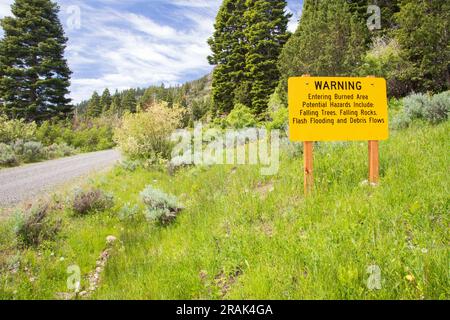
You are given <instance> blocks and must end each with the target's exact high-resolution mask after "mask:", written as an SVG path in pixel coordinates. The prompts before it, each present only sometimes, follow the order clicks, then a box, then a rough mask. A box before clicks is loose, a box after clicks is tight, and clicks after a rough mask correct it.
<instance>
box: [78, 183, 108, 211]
mask: <svg viewBox="0 0 450 320" xmlns="http://www.w3.org/2000/svg"><path fill="white" fill-rule="evenodd" d="M113 206H114V197H113V196H112V195H110V194H107V193H105V192H104V191H103V190H100V189H90V190H87V191H84V190H76V192H75V197H74V199H73V203H72V209H73V212H74V213H75V214H76V215H80V216H83V215H86V214H89V213H93V212H101V211H105V210H107V209H110V208H112V207H113Z"/></svg>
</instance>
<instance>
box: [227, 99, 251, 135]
mask: <svg viewBox="0 0 450 320" xmlns="http://www.w3.org/2000/svg"><path fill="white" fill-rule="evenodd" d="M226 123H227V125H228V126H229V127H231V128H234V129H243V128H250V127H254V126H256V124H257V121H256V118H255V116H254V115H253V113H252V111H251V110H250V108H248V107H246V106H245V105H243V104H241V103H238V104H236V105H235V106H234V108H233V110H232V111H231V112H230V114H229V115H228V117H227V118H226Z"/></svg>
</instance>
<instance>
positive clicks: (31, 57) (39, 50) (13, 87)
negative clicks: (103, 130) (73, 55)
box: [0, 0, 73, 120]
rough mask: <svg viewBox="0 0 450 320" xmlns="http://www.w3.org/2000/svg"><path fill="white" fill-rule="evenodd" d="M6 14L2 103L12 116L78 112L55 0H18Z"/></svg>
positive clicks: (0, 48) (0, 56)
mask: <svg viewBox="0 0 450 320" xmlns="http://www.w3.org/2000/svg"><path fill="white" fill-rule="evenodd" d="M11 11H12V14H13V16H12V17H6V18H4V19H1V21H0V24H1V26H2V28H3V30H4V33H5V35H4V38H3V39H2V40H1V41H0V99H1V100H2V101H3V105H2V106H0V108H2V109H3V111H4V112H5V113H6V114H7V115H8V116H9V117H11V118H25V119H27V120H43V119H49V118H52V117H61V118H63V117H66V116H67V115H68V114H70V113H71V112H72V108H73V107H72V106H71V105H70V101H71V100H70V99H68V98H66V95H67V94H68V93H69V91H68V87H69V85H70V74H71V72H70V70H69V68H68V66H67V62H66V60H65V59H64V50H65V47H66V43H67V38H66V37H65V36H64V31H63V27H62V25H61V22H60V21H59V19H58V11H59V7H58V6H57V5H56V3H54V2H52V1H50V0H16V1H15V2H14V4H13V5H12V6H11Z"/></svg>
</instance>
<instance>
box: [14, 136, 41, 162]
mask: <svg viewBox="0 0 450 320" xmlns="http://www.w3.org/2000/svg"><path fill="white" fill-rule="evenodd" d="M13 149H14V152H15V154H16V155H17V156H18V157H20V158H21V159H22V160H23V161H24V162H26V163H29V162H36V161H39V160H42V159H44V158H45V152H44V146H43V145H42V143H40V142H35V141H28V142H25V141H23V140H17V141H16V142H15V143H14V144H13Z"/></svg>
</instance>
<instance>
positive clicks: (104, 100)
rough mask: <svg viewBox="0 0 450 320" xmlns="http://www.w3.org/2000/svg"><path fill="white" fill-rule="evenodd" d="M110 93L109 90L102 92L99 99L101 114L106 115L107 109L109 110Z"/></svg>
mask: <svg viewBox="0 0 450 320" xmlns="http://www.w3.org/2000/svg"><path fill="white" fill-rule="evenodd" d="M111 102H112V101H111V93H110V92H109V89H108V88H106V89H105V90H104V91H103V94H102V97H101V99H100V106H101V107H102V113H107V112H108V111H109V109H110V108H111Z"/></svg>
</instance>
